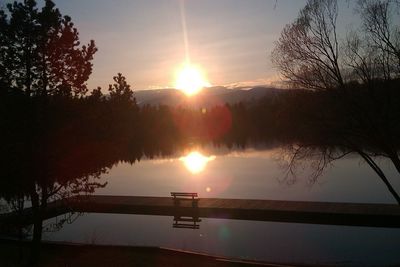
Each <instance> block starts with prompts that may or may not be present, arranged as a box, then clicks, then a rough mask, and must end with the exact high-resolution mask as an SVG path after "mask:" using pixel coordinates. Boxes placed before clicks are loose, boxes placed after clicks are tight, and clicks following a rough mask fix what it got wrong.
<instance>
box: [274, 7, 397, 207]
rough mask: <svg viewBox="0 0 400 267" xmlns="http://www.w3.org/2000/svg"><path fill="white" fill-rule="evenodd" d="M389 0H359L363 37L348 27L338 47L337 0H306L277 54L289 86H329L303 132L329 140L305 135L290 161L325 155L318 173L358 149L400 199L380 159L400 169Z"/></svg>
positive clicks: (394, 30)
mask: <svg viewBox="0 0 400 267" xmlns="http://www.w3.org/2000/svg"><path fill="white" fill-rule="evenodd" d="M391 4H392V1H389V0H387V1H380V0H365V1H364V0H361V1H359V4H358V10H359V11H360V14H361V18H362V21H363V26H362V28H361V30H360V31H359V32H361V33H362V34H363V36H362V37H360V35H358V34H353V33H350V34H348V36H347V39H346V41H345V43H344V44H343V45H341V44H340V43H339V39H340V37H339V36H338V33H337V30H336V20H337V16H338V6H337V1H336V0H322V1H317V0H308V1H307V4H306V6H305V7H304V8H303V9H302V10H301V11H300V13H299V16H298V18H297V19H296V20H295V21H294V22H293V23H290V24H288V25H287V26H286V27H285V28H284V30H283V31H282V33H281V37H280V39H279V40H278V41H277V42H276V47H275V49H274V51H273V53H272V58H273V62H274V64H275V65H276V66H277V68H278V69H279V70H280V71H281V74H282V76H283V77H284V78H285V79H286V80H288V81H289V82H291V84H293V85H295V86H297V87H300V88H305V89H311V90H314V91H324V92H326V94H324V95H319V97H318V100H317V101H321V100H322V102H321V103H323V105H320V104H311V107H314V108H315V107H319V109H314V114H312V113H310V114H309V115H308V116H309V117H308V119H307V120H306V121H307V122H308V123H307V124H306V125H307V127H308V129H304V131H303V132H304V133H310V132H312V131H315V132H317V133H319V134H318V135H319V136H323V137H324V138H322V139H321V138H319V139H317V140H318V142H309V141H310V140H308V142H304V139H303V140H302V139H300V140H299V141H298V142H297V143H296V144H295V145H294V146H292V147H291V149H290V150H289V151H290V152H291V153H290V154H291V155H292V160H291V161H290V162H291V164H292V163H295V162H296V160H295V159H299V158H300V159H301V158H304V155H313V156H314V158H315V155H320V157H319V158H318V157H317V161H319V163H318V164H316V166H318V167H317V168H316V169H317V172H316V173H321V171H319V170H321V169H323V168H324V167H325V166H326V164H328V163H330V162H331V161H333V160H335V159H337V158H341V157H342V156H343V155H346V154H348V153H351V152H354V153H358V154H359V155H360V156H361V157H362V158H363V159H364V160H365V161H366V162H367V164H368V165H369V166H370V167H371V168H372V169H373V170H374V171H375V172H376V174H377V175H378V176H379V177H380V178H381V180H382V181H383V182H384V183H385V185H386V186H387V188H388V189H389V191H390V192H391V193H392V195H393V196H394V198H395V199H396V201H397V202H398V203H399V204H400V196H399V195H398V193H397V192H396V191H395V190H394V188H393V187H392V185H391V183H390V181H389V179H388V177H386V175H385V173H384V172H383V171H382V169H381V168H380V167H379V164H377V162H376V158H378V157H381V156H383V157H386V158H388V159H389V160H391V162H392V163H393V165H394V166H395V168H396V169H397V171H398V173H399V174H400V158H399V147H398V146H397V140H396V139H397V136H398V134H399V132H398V130H399V128H398V123H397V122H396V121H397V119H396V118H395V117H394V114H397V108H396V106H395V105H396V104H395V103H397V102H398V101H396V100H395V99H396V98H398V97H399V96H398V93H397V92H395V91H394V88H395V87H396V86H398V81H397V80H396V79H397V78H398V77H399V70H400V68H399V67H398V62H399V61H398V55H399V49H400V48H399V45H400V42H399V40H400V38H399V37H400V34H399V26H398V25H396V24H392V21H391V19H390V18H391V17H390V12H389V11H390V8H389V6H390V5H391ZM394 4H395V5H394V7H399V6H398V3H394ZM397 12H398V10H397ZM394 63H396V64H397V67H396V64H394ZM382 81H383V82H382ZM303 124H304V121H303ZM318 135H313V136H316V137H317V136H318ZM335 147H336V148H335ZM337 148H339V149H337ZM318 149H319V153H317V152H316V150H318ZM317 176H318V175H317Z"/></svg>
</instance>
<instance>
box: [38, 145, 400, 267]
mask: <svg viewBox="0 0 400 267" xmlns="http://www.w3.org/2000/svg"><path fill="white" fill-rule="evenodd" d="M203 154H204V155H205V157H206V159H207V160H206V161H207V162H206V163H204V162H203V164H204V165H205V166H204V169H203V170H202V171H200V172H198V173H192V172H191V171H190V170H189V169H188V168H187V167H186V166H185V161H184V159H183V158H180V156H177V157H176V158H171V159H156V160H143V161H141V162H139V163H135V164H133V165H130V164H125V163H120V164H118V165H116V166H114V167H113V168H112V169H111V170H110V171H109V173H108V174H106V175H104V176H103V178H102V179H103V180H104V181H108V185H107V187H106V188H104V189H101V190H98V191H97V192H96V194H101V195H134V196H137V195H142V196H169V195H170V192H172V191H191V192H192V191H193V192H198V193H199V197H204V198H205V197H219V198H249V199H274V200H306V201H335V202H369V203H394V201H393V199H392V197H391V196H390V194H389V193H388V192H387V191H386V189H385V187H384V185H383V184H382V182H380V180H379V179H378V177H377V176H376V175H375V174H374V173H373V172H372V171H371V170H370V169H369V167H368V166H367V165H365V164H363V163H362V162H360V161H359V159H357V158H347V159H343V160H340V161H337V162H336V163H335V165H334V166H333V167H332V168H330V169H327V171H326V172H325V174H324V175H323V177H321V178H320V179H319V180H318V182H317V183H315V184H313V185H310V183H309V180H308V179H307V177H308V171H307V170H305V171H304V172H300V173H299V175H298V176H299V177H298V179H297V180H296V181H295V183H293V184H291V183H288V182H287V181H284V180H283V179H282V177H283V176H284V172H283V169H282V168H281V167H280V165H281V161H279V160H277V158H279V157H278V155H279V153H278V152H277V151H275V150H269V151H256V150H246V151H240V152H226V151H225V152H221V151H217V152H216V151H213V152H209V153H207V152H204V151H203ZM182 156H183V155H182ZM382 165H383V166H384V168H385V169H386V170H387V172H388V174H389V175H388V176H389V177H396V174H395V171H394V169H393V168H391V166H390V165H389V164H386V163H385V162H382ZM189 167H190V166H189ZM200 167H203V166H200ZM395 186H396V188H397V189H400V183H395ZM51 222H52V220H49V221H47V222H46V224H49V223H51ZM44 239H47V240H57V241H68V242H82V243H95V244H120V245H145V246H161V247H168V248H175V249H185V250H191V251H197V252H206V253H211V254H216V255H221V256H229V257H236V258H246V259H258V260H264V261H274V262H306V263H333V264H338V265H354V266H357V265H360V266H364V265H389V264H400V254H399V253H398V251H397V250H398V249H397V248H398V246H399V245H400V229H399V230H398V229H385V228H368V227H347V226H326V225H307V224H294V223H275V222H250V221H239V220H223V219H202V222H201V223H200V229H199V230H193V229H174V228H172V217H163V216H141V215H113V214H84V215H83V216H80V217H78V218H77V220H76V221H75V222H74V223H72V224H66V225H65V226H64V227H63V228H62V230H60V231H57V232H48V233H45V235H44Z"/></svg>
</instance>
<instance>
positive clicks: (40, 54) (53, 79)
mask: <svg viewBox="0 0 400 267" xmlns="http://www.w3.org/2000/svg"><path fill="white" fill-rule="evenodd" d="M7 9H8V12H7V13H8V14H9V18H8V16H7V15H6V14H7V13H6V12H4V11H1V13H0V24H1V33H0V36H1V39H2V41H1V42H2V46H1V56H0V57H1V59H2V64H1V66H0V71H1V73H0V76H1V78H0V80H1V81H2V83H3V84H4V85H8V88H15V89H18V90H23V91H24V92H25V93H26V94H27V95H28V96H30V95H48V94H63V95H74V96H82V95H84V94H85V93H86V92H87V88H86V84H85V82H86V81H87V79H88V78H89V75H90V74H91V72H92V63H91V61H92V59H93V55H94V54H95V52H96V51H97V48H96V46H95V44H94V41H93V40H92V41H90V43H89V44H88V45H87V46H85V45H83V46H82V47H79V46H80V42H79V36H78V31H77V29H76V28H74V24H73V23H72V22H71V18H70V17H68V16H62V15H61V13H60V12H59V10H58V9H57V8H55V5H54V3H53V2H52V1H51V0H46V1H45V3H44V6H43V8H42V9H41V10H39V9H38V8H37V4H36V1H35V0H24V1H23V2H14V3H12V4H8V5H7ZM3 62H4V63H3ZM6 88H7V87H6Z"/></svg>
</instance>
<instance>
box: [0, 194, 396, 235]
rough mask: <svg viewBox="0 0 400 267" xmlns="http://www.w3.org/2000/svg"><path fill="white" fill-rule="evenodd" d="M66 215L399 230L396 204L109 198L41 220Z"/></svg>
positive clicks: (57, 206)
mask: <svg viewBox="0 0 400 267" xmlns="http://www.w3.org/2000/svg"><path fill="white" fill-rule="evenodd" d="M66 212H89V213H113V214H141V215H159V216H173V217H176V216H189V217H193V218H222V219H235V220H250V221H273V222H290V223H307V224H328V225H350V226H369V227H389V228H399V227H400V206H399V205H395V204H364V203H338V202H336V203H333V202H306V201H281V200H257V199H222V198H199V199H198V202H197V206H196V207H193V206H192V203H191V201H186V202H182V203H181V204H180V205H179V206H177V205H176V204H175V203H174V200H173V198H171V197H147V196H108V195H91V196H84V197H74V198H70V199H67V200H66V201H62V202H61V201H59V202H56V203H50V204H49V205H48V208H47V211H46V212H45V213H44V214H43V219H47V218H51V217H54V215H60V214H62V213H66ZM1 217H2V216H0V221H1ZM3 217H4V216H3Z"/></svg>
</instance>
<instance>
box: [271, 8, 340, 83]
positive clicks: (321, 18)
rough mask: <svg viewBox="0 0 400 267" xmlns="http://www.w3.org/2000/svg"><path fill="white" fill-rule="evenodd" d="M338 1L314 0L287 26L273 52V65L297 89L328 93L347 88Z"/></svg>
mask: <svg viewBox="0 0 400 267" xmlns="http://www.w3.org/2000/svg"><path fill="white" fill-rule="evenodd" d="M337 15H338V6H337V1H332V0H322V1H319V0H310V1H308V2H307V5H306V6H305V7H304V8H303V9H302V10H301V11H300V14H299V17H298V18H297V19H296V20H295V21H294V22H293V23H291V24H288V25H286V27H285V28H284V29H283V31H282V33H281V37H280V38H279V40H278V41H277V42H276V46H275V49H274V50H273V52H272V60H273V63H274V64H275V65H276V66H277V68H278V69H279V70H280V72H281V74H282V75H283V77H284V78H285V79H287V80H289V81H290V82H292V83H293V84H294V85H295V86H298V87H302V88H306V89H317V90H318V89H319V90H326V89H330V88H338V87H342V86H343V85H344V81H343V77H342V72H341V69H340V66H339V40H338V36H337V31H336V20H337Z"/></svg>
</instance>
